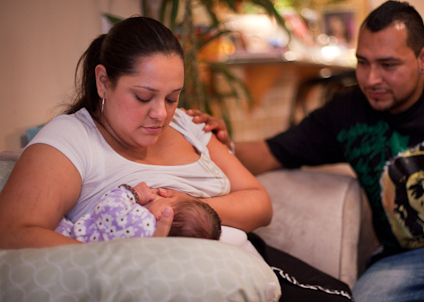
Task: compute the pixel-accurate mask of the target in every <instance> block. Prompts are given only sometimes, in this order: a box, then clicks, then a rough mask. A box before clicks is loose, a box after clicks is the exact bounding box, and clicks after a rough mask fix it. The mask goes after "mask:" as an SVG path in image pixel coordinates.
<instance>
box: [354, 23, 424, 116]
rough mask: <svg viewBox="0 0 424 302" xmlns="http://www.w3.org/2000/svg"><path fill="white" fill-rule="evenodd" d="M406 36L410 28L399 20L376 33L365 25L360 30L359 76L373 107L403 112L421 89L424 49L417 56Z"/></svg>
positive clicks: (378, 109)
mask: <svg viewBox="0 0 424 302" xmlns="http://www.w3.org/2000/svg"><path fill="white" fill-rule="evenodd" d="M406 40H407V29H406V27H405V25H404V24H403V23H400V22H397V23H394V24H392V25H390V26H389V27H387V28H385V29H383V30H381V31H378V32H374V33H373V32H371V31H369V30H368V29H367V28H366V27H363V28H361V30H360V33H359V38H358V48H357V51H356V57H357V58H358V65H357V68H356V77H357V80H358V84H359V86H360V88H361V90H362V91H363V93H364V94H365V95H366V97H367V99H368V102H369V103H370V105H371V107H373V108H374V109H375V110H377V111H388V112H390V113H392V114H396V113H400V112H403V111H405V110H406V109H408V108H409V107H411V106H412V105H413V104H414V103H415V102H416V101H417V100H418V98H419V97H420V95H421V93H422V90H423V87H424V85H423V83H424V82H423V81H424V77H423V76H422V72H421V69H422V68H424V65H423V54H424V50H422V51H421V53H420V55H419V56H418V58H417V57H416V56H415V54H414V52H413V51H412V49H411V48H409V47H408V46H407V44H406Z"/></svg>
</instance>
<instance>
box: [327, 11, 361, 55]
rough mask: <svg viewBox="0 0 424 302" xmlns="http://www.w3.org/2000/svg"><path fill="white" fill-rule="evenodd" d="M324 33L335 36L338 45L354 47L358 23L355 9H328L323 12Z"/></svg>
mask: <svg viewBox="0 0 424 302" xmlns="http://www.w3.org/2000/svg"><path fill="white" fill-rule="evenodd" d="M323 22H324V33H325V34H327V35H328V36H329V37H335V38H336V39H337V44H338V45H344V46H346V47H352V46H353V44H354V42H355V41H354V40H355V32H356V26H357V25H356V24H355V14H354V12H353V11H328V12H324V13H323Z"/></svg>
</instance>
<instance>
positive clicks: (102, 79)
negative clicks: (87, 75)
mask: <svg viewBox="0 0 424 302" xmlns="http://www.w3.org/2000/svg"><path fill="white" fill-rule="evenodd" d="M95 73H96V86H97V94H98V95H99V97H101V98H104V97H105V95H106V90H107V85H108V82H109V79H108V77H107V71H106V67H104V66H103V65H101V64H99V65H97V66H96V69H95Z"/></svg>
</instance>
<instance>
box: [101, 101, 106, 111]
mask: <svg viewBox="0 0 424 302" xmlns="http://www.w3.org/2000/svg"><path fill="white" fill-rule="evenodd" d="M104 109H105V98H103V99H102V109H101V113H103V110H104Z"/></svg>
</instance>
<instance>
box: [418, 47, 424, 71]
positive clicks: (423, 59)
mask: <svg viewBox="0 0 424 302" xmlns="http://www.w3.org/2000/svg"><path fill="white" fill-rule="evenodd" d="M418 63H419V64H420V71H421V73H424V47H423V48H422V49H421V51H420V53H419V55H418Z"/></svg>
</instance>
